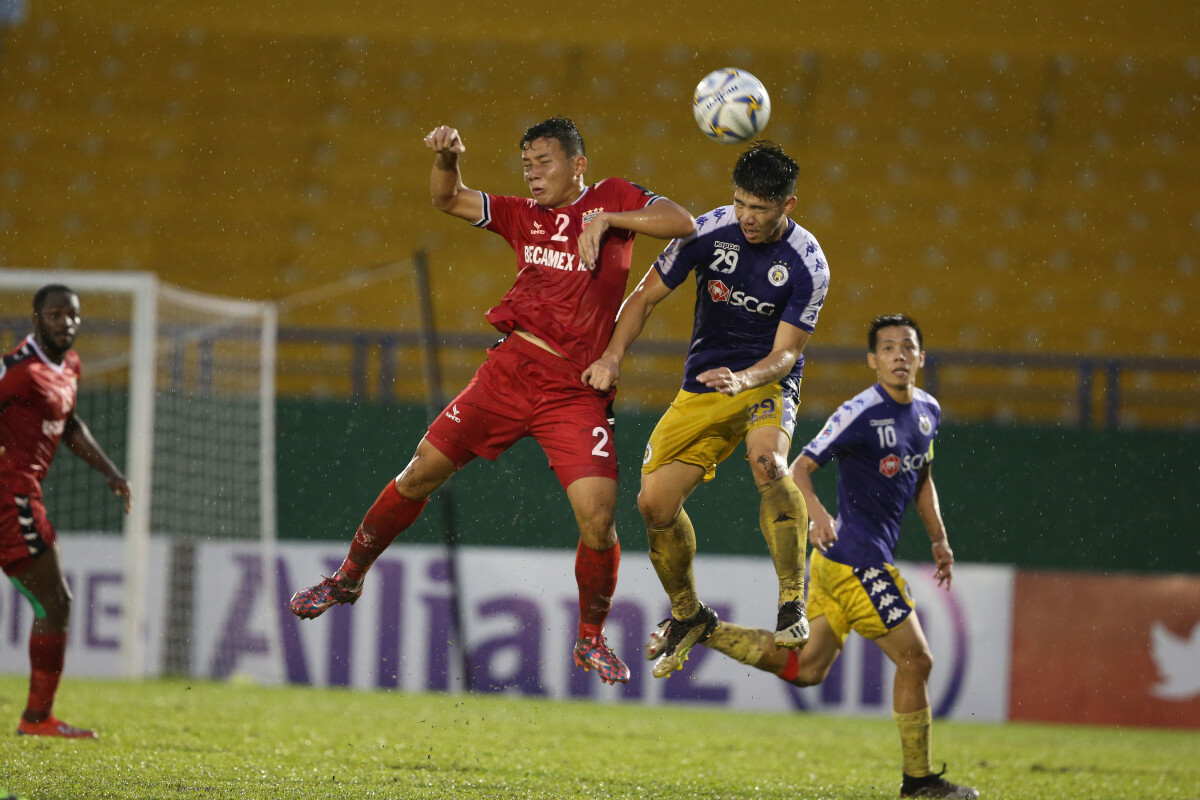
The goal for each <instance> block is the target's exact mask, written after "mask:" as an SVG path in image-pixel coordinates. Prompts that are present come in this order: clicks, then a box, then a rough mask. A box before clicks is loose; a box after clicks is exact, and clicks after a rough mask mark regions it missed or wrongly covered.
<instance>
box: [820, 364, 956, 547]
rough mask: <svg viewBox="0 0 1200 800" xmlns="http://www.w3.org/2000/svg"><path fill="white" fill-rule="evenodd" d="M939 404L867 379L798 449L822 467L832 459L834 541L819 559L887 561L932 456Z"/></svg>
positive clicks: (919, 393)
mask: <svg viewBox="0 0 1200 800" xmlns="http://www.w3.org/2000/svg"><path fill="white" fill-rule="evenodd" d="M941 419H942V407H941V405H939V404H938V401H937V400H936V399H934V397H933V395H931V394H929V393H928V392H926V391H923V390H922V389H915V390H914V395H913V401H912V402H911V403H907V404H906V403H898V402H896V401H895V400H893V399H892V396H891V395H889V394H888V393H887V391H886V390H884V388H883V387H882V386H881V385H879V384H875V385H874V386H872V387H871V388H870V389H867V390H865V391H863V392H860V393H859V394H858V395H857V396H855V397H854V398H853V399H851V400H849V401H848V402H845V403H843V404H842V405H841V406H840V407H839V408H838V410H837V411H835V412H834V413H833V415H832V416H831V417H830V418H829V420H828V421H827V422H826V423H825V427H824V428H822V429H821V432H820V433H818V434H817V437H816V438H815V439H813V440H812V441H811V442H809V443H808V444H807V445H806V446H805V448H804V455H806V456H808V457H809V458H811V459H812V460H813V461H815V462H817V463H818V464H820V465H822V466H824V465H825V464H828V463H829V462H830V461H831V460H832V459H834V458H837V459H838V505H837V511H838V513H837V519H836V520H835V523H834V525H835V530H836V531H837V534H838V540H837V542H836V543H835V544H834V545H833V547H831V548H830V549H829V551H828V552H826V553H825V556H826V557H827V558H830V559H832V560H833V561H837V562H838V563H840V564H846V565H848V566H851V567H871V566H879V565H880V564H892V563H894V561H895V557H896V544H897V542H898V541H899V540H900V523H901V521H902V520H903V519H904V510H905V508H907V506H908V502H909V501H910V500H911V499H912V497H913V495H914V494H915V492H916V489H917V477H918V473H919V472H920V471H921V468H922V467H923V466H925V465H926V464H928V463H929V462H931V461H933V439H934V437H935V436H936V435H937V429H938V425H939V423H940V422H941Z"/></svg>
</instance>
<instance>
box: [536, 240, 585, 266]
mask: <svg viewBox="0 0 1200 800" xmlns="http://www.w3.org/2000/svg"><path fill="white" fill-rule="evenodd" d="M525 263H526V264H535V265H537V266H542V267H550V268H552V269H561V270H563V271H564V272H576V271H579V272H583V271H585V268H584V267H583V266H582V265H576V263H575V254H574V253H564V252H563V251H561V250H554V249H553V248H550V247H540V246H538V245H534V244H527V245H525Z"/></svg>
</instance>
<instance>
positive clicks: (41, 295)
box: [33, 283, 79, 314]
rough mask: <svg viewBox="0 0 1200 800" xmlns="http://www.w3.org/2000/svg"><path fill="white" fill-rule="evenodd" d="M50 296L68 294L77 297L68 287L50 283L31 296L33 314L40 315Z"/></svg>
mask: <svg viewBox="0 0 1200 800" xmlns="http://www.w3.org/2000/svg"><path fill="white" fill-rule="evenodd" d="M52 294H69V295H74V296H75V297H79V295H78V294H75V292H74V291H72V290H71V287H69V286H63V285H62V284H61V283H50V284H47V285H45V286H43V287H42V288H40V289H38V290H37V293H36V294H34V296H33V313H35V314H40V313H42V309H43V308H45V307H46V298H48V297H49V296H50V295H52Z"/></svg>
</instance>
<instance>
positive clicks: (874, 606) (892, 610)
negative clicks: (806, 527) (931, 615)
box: [808, 550, 914, 644]
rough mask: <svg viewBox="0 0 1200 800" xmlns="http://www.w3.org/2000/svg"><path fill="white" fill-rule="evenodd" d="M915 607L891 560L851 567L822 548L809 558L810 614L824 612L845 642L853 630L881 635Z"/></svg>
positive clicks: (870, 635)
mask: <svg viewBox="0 0 1200 800" xmlns="http://www.w3.org/2000/svg"><path fill="white" fill-rule="evenodd" d="M913 608H914V604H913V599H912V594H911V593H910V592H909V591H908V584H907V583H905V581H904V578H902V577H900V570H898V569H896V568H895V567H894V566H892V565H891V564H881V565H880V566H878V567H848V566H846V565H845V564H839V563H838V562H836V561H830V560H829V559H828V558H826V557H825V556H823V555H821V552H820V551H819V550H813V551H812V557H811V558H810V559H809V562H808V618H809V620H814V619H816V618H817V617H819V616H821V615H822V614H824V615H825V618H826V619H827V620H829V627H830V628H832V629H833V633H834V635H835V636H837V637H838V644H845V642H846V637H847V636H849V635H850V631H856V632H857V633H858V634H859V635H860V636H862V637H863V638H864V639H878V638H879V637H880V636H883V635H884V634H885V633H889V632H890V631H892V630H893V629H895V627H896V626H897V625H899V624H900V623H902V622H904V620H906V619H908V615H909V614H911V613H912V610H913Z"/></svg>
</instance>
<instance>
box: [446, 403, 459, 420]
mask: <svg viewBox="0 0 1200 800" xmlns="http://www.w3.org/2000/svg"><path fill="white" fill-rule="evenodd" d="M446 419H452V420H454V421H455V422H462V417H460V416H459V415H458V403H454V404H453V405H451V406H450V410H449V411H447V412H446Z"/></svg>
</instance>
